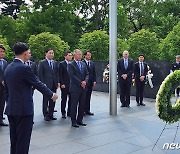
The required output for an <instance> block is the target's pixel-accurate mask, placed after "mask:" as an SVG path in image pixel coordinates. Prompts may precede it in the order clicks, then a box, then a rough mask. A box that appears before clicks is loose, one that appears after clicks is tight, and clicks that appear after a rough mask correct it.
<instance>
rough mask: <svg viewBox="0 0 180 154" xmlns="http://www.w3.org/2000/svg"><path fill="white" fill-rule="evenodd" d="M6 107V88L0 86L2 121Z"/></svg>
mask: <svg viewBox="0 0 180 154" xmlns="http://www.w3.org/2000/svg"><path fill="white" fill-rule="evenodd" d="M4 106H5V93H4V86H3V85H2V84H0V121H1V120H3V113H4Z"/></svg>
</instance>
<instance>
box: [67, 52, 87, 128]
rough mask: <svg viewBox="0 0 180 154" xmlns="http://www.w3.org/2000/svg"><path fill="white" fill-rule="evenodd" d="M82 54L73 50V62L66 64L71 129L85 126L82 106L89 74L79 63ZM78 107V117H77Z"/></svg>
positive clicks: (81, 63)
mask: <svg viewBox="0 0 180 154" xmlns="http://www.w3.org/2000/svg"><path fill="white" fill-rule="evenodd" d="M81 59H82V52H81V51H80V50H79V49H75V50H74V60H73V61H72V62H71V63H70V64H68V73H69V77H70V87H69V92H70V95H71V122H72V126H73V127H76V128H77V127H79V126H86V124H85V123H83V114H84V105H85V100H86V91H87V86H86V85H87V83H88V79H89V73H88V70H87V67H86V64H85V63H84V62H82V61H81ZM77 106H78V115H77Z"/></svg>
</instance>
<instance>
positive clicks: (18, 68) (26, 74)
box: [4, 59, 53, 116]
mask: <svg viewBox="0 0 180 154" xmlns="http://www.w3.org/2000/svg"><path fill="white" fill-rule="evenodd" d="M4 76H5V91H6V93H7V98H6V102H7V105H6V109H5V114H6V115H15V116H27V115H33V114H34V107H33V106H34V105H33V98H32V86H33V87H35V88H36V89H37V90H39V91H40V92H41V93H43V94H44V95H46V96H47V97H48V98H49V99H50V98H52V96H53V92H52V91H51V90H50V89H49V88H47V87H46V86H45V85H44V84H43V83H42V82H40V81H39V80H38V79H37V77H36V76H35V75H34V73H33V72H32V70H31V68H30V67H29V66H27V65H25V64H23V63H22V62H21V61H20V60H18V59H14V61H13V62H12V63H11V64H9V65H8V66H7V68H6V70H5V72H4Z"/></svg>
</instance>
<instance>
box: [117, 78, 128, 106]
mask: <svg viewBox="0 0 180 154" xmlns="http://www.w3.org/2000/svg"><path fill="white" fill-rule="evenodd" d="M119 86H120V101H121V103H122V105H123V106H129V105H130V93H131V81H128V80H119Z"/></svg>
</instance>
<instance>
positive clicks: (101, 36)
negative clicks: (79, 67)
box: [78, 30, 128, 60]
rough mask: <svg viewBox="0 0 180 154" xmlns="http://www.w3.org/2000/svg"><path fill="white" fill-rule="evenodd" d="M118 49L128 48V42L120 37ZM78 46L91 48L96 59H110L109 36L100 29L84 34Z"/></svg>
mask: <svg viewBox="0 0 180 154" xmlns="http://www.w3.org/2000/svg"><path fill="white" fill-rule="evenodd" d="M117 43H118V51H119V52H122V51H123V50H125V49H127V48H128V46H127V44H126V42H124V41H123V40H121V39H118V42H117ZM78 47H79V48H80V49H81V50H83V51H84V50H90V51H91V52H92V54H93V59H94V60H109V36H108V35H107V34H106V33H105V32H103V31H100V30H95V31H93V32H92V33H85V34H83V35H82V37H81V39H80V41H79V45H78Z"/></svg>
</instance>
